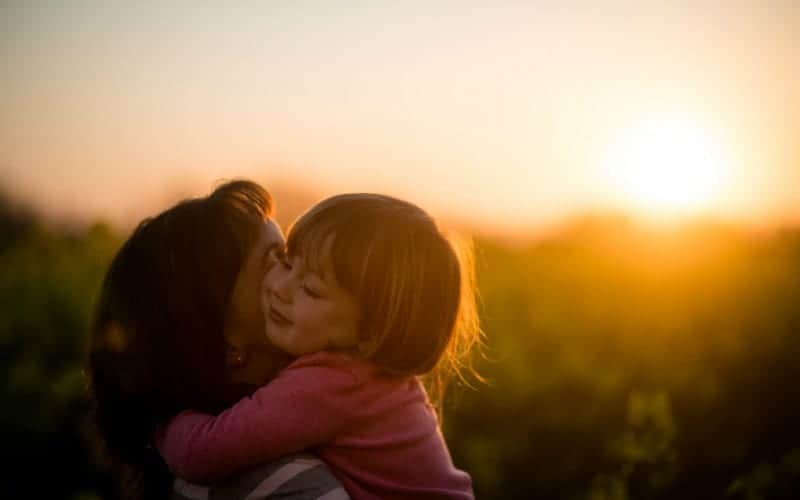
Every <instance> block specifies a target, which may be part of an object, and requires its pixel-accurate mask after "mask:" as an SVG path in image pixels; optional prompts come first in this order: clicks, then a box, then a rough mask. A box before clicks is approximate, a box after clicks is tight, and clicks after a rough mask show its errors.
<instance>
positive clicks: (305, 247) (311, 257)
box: [289, 235, 334, 278]
mask: <svg viewBox="0 0 800 500" xmlns="http://www.w3.org/2000/svg"><path fill="white" fill-rule="evenodd" d="M333 240H334V238H333V235H328V236H327V237H325V238H309V239H305V240H304V241H300V242H298V243H300V244H299V245H292V246H291V247H290V248H289V256H290V257H291V258H293V259H297V260H298V261H299V262H300V263H302V265H303V268H304V270H305V271H307V272H312V273H314V274H318V275H319V276H320V277H323V278H331V277H333V259H332V256H331V252H332V247H333Z"/></svg>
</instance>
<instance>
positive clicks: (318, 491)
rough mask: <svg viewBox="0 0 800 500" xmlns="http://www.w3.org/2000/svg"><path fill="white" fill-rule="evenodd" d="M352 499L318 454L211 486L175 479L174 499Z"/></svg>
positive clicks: (286, 460)
mask: <svg viewBox="0 0 800 500" xmlns="http://www.w3.org/2000/svg"><path fill="white" fill-rule="evenodd" d="M277 497H280V498H285V499H287V500H290V499H291V500H311V499H317V498H323V497H324V498H338V499H346V498H349V497H348V496H347V493H346V492H345V491H344V488H342V485H341V483H340V482H339V481H338V480H337V479H336V478H335V477H334V476H333V474H332V473H331V471H330V469H329V468H328V466H327V465H325V463H324V462H322V461H321V460H320V459H319V458H318V457H316V456H315V455H311V454H309V453H299V454H295V455H289V456H287V457H284V458H281V459H279V460H276V461H274V462H268V463H265V464H262V465H259V466H257V467H253V468H251V469H248V470H245V471H243V472H241V473H239V474H237V475H235V476H233V477H231V478H229V479H227V480H225V481H223V482H219V483H216V484H214V485H211V486H204V485H198V484H193V483H189V482H187V481H184V480H183V479H180V478H176V479H175V482H174V484H173V492H172V500H188V499H190V498H217V499H229V500H243V499H245V498H251V499H258V498H277Z"/></svg>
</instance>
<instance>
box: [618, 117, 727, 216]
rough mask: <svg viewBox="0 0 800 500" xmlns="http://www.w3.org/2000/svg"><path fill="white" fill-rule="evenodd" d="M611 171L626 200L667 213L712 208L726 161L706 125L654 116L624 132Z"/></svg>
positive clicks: (645, 209)
mask: <svg viewBox="0 0 800 500" xmlns="http://www.w3.org/2000/svg"><path fill="white" fill-rule="evenodd" d="M610 170H611V172H612V173H613V176H612V177H613V182H614V185H615V189H616V190H619V192H620V195H621V196H623V197H624V198H625V201H626V202H627V203H631V204H633V205H635V208H636V209H638V210H644V211H647V212H650V213H654V214H658V215H665V214H675V213H686V212H692V211H697V210H702V209H704V208H708V207H709V206H710V205H711V204H712V203H713V202H714V200H715V198H716V197H717V196H718V195H719V193H720V190H721V184H722V183H723V181H725V177H726V174H727V170H728V165H727V162H726V161H725V154H724V151H723V149H722V148H721V146H720V143H719V141H718V139H717V137H715V135H714V134H713V133H711V131H710V130H708V129H707V128H704V127H703V126H700V125H699V124H698V123H693V122H691V121H689V120H681V119H676V118H655V119H649V120H645V121H642V122H639V123H638V124H636V125H635V126H633V127H631V128H629V129H627V130H625V131H624V132H623V133H622V134H620V137H619V138H618V141H617V142H616V144H615V145H614V146H613V147H612V153H611V156H610Z"/></svg>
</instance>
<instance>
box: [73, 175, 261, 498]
mask: <svg viewBox="0 0 800 500" xmlns="http://www.w3.org/2000/svg"><path fill="white" fill-rule="evenodd" d="M271 211H272V200H271V198H270V196H269V194H268V193H267V192H266V191H265V190H264V189H263V188H262V187H261V186H259V185H258V184H255V183H253V182H249V181H243V180H238V181H232V182H228V183H226V184H224V185H221V186H220V187H219V188H217V189H216V190H215V191H214V192H213V193H212V194H211V195H209V196H207V197H204V198H196V199H189V200H184V201H182V202H180V203H178V204H177V205H175V206H174V207H172V208H170V209H168V210H166V211H164V212H162V213H161V214H159V215H157V216H155V217H152V218H148V219H145V220H144V221H142V222H141V223H140V224H139V226H138V227H137V228H136V229H135V230H134V232H133V234H132V235H131V236H130V238H128V240H127V241H126V242H125V243H124V244H123V246H122V247H121V248H120V250H119V252H118V253H117V255H116V256H115V257H114V259H113V261H112V262H111V266H110V268H109V269H108V272H107V273H106V276H105V279H104V281H103V285H102V289H101V291H100V295H99V298H98V301H97V304H96V309H95V313H94V318H93V323H92V326H91V338H90V348H89V358H88V375H89V397H90V399H91V403H92V413H91V423H92V424H93V425H92V427H93V430H94V433H95V435H96V437H97V438H98V445H99V448H100V452H101V454H102V455H103V456H104V457H105V459H106V460H107V461H109V462H110V465H111V466H112V469H113V470H114V471H115V472H118V473H119V474H120V477H119V479H120V481H121V485H122V490H121V496H123V497H125V498H157V497H168V496H169V494H170V491H171V476H170V474H169V472H168V470H167V469H166V466H165V465H164V464H163V462H162V461H161V460H160V457H159V456H158V454H157V452H156V450H155V448H154V447H153V446H152V439H153V434H154V431H155V429H156V427H157V426H158V425H159V424H161V423H165V422H166V421H167V420H168V419H169V418H170V417H171V416H173V415H175V414H176V413H178V412H179V411H181V410H184V409H187V408H194V409H198V410H202V411H206V412H217V411H219V410H221V409H222V408H224V407H225V406H226V401H225V397H224V385H225V381H224V368H225V363H224V353H225V339H224V329H225V319H226V313H227V310H228V305H229V302H230V299H231V294H232V290H233V288H234V285H235V283H236V279H237V276H238V273H239V270H240V268H241V267H242V265H243V263H244V261H245V259H246V258H247V255H248V252H249V250H250V248H251V247H252V246H253V244H254V243H255V241H256V239H257V238H258V235H259V233H260V231H262V230H263V229H262V228H263V221H264V218H265V217H267V216H269V215H270V214H271Z"/></svg>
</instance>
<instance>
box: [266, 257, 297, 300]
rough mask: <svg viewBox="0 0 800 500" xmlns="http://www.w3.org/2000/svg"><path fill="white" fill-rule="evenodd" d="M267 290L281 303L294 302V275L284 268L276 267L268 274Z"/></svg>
mask: <svg viewBox="0 0 800 500" xmlns="http://www.w3.org/2000/svg"><path fill="white" fill-rule="evenodd" d="M266 282H267V283H266V284H267V289H268V290H269V291H270V292H271V293H272V294H273V295H274V296H276V297H277V298H278V299H280V301H281V302H291V301H292V275H291V273H290V272H289V271H287V270H286V269H284V268H283V266H282V265H280V264H279V265H276V266H275V267H274V268H272V269H271V270H270V271H269V273H267V279H266Z"/></svg>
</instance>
